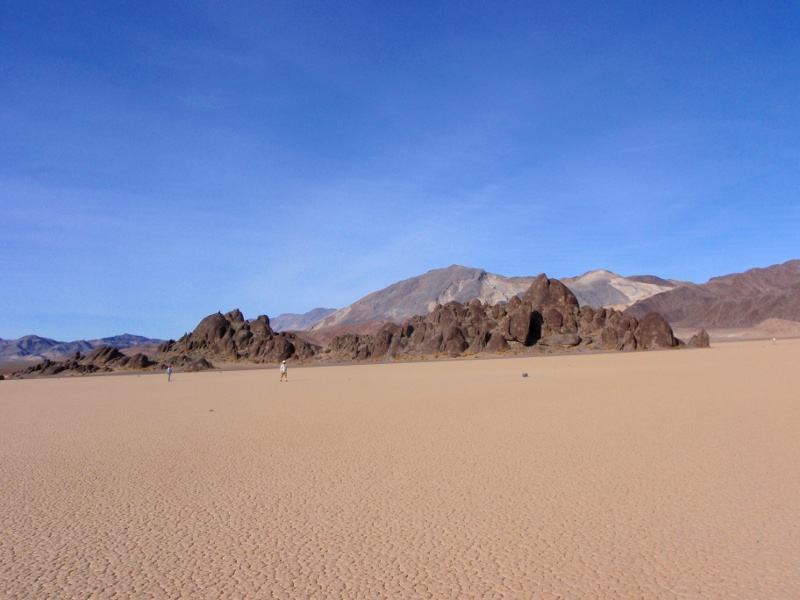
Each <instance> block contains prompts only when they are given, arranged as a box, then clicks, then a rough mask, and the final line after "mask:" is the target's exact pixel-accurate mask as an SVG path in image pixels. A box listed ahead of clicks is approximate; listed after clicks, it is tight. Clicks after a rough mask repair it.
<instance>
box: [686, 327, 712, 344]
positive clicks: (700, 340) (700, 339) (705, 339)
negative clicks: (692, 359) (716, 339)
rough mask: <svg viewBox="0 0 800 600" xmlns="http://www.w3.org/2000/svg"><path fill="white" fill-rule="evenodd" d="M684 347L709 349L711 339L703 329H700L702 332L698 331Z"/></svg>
mask: <svg viewBox="0 0 800 600" xmlns="http://www.w3.org/2000/svg"><path fill="white" fill-rule="evenodd" d="M686 347H687V348H710V347H711V339H710V338H709V335H708V332H707V331H706V330H705V329H702V330H700V331H698V332H697V333H696V334H694V335H693V336H692V337H691V339H690V340H689V341H688V342H687V343H686Z"/></svg>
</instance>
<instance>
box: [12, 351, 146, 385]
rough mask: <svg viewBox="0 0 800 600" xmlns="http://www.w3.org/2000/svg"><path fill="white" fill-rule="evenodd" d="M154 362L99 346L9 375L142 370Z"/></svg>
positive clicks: (32, 375)
mask: <svg viewBox="0 0 800 600" xmlns="http://www.w3.org/2000/svg"><path fill="white" fill-rule="evenodd" d="M155 366H156V363H155V362H153V361H152V360H150V359H149V358H148V357H147V356H146V355H144V354H141V353H139V354H134V355H133V356H125V355H124V354H123V353H122V352H120V351H119V348H114V347H111V346H101V347H99V348H95V349H94V350H92V351H91V352H90V353H89V354H88V355H86V356H84V355H83V354H81V353H80V352H76V353H75V354H73V355H72V356H70V357H69V358H67V359H66V360H62V361H52V360H50V359H45V360H43V361H42V362H40V363H37V364H35V365H32V366H30V367H28V368H27V369H23V370H21V371H17V372H16V373H13V374H12V375H11V377H12V378H14V379H21V378H27V377H50V376H52V375H59V374H65V375H89V374H92V373H109V372H112V371H144V370H148V369H152V368H153V367H155Z"/></svg>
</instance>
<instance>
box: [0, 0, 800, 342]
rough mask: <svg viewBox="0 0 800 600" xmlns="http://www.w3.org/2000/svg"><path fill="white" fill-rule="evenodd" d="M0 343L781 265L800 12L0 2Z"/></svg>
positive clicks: (791, 228)
mask: <svg viewBox="0 0 800 600" xmlns="http://www.w3.org/2000/svg"><path fill="white" fill-rule="evenodd" d="M0 212H1V213H2V226H1V227H0V277H1V278H2V284H0V290H1V291H0V337H3V338H6V339H13V338H16V337H20V336H23V335H26V334H31V333H35V334H38V335H42V336H46V337H52V338H56V339H63V340H72V339H79V338H84V339H91V338H96V337H105V336H111V335H116V334H120V333H123V332H128V333H136V334H141V335H147V336H152V337H162V338H169V337H178V336H180V335H182V334H183V333H184V332H186V331H191V330H192V329H193V328H194V327H195V325H196V324H197V323H198V322H199V321H200V320H201V319H202V318H203V317H205V316H206V315H208V314H210V313H212V312H215V311H217V310H221V311H223V312H225V311H228V310H231V309H233V308H237V307H238V308H240V309H241V310H242V311H243V312H244V314H245V316H247V317H248V318H253V317H255V316H257V315H259V314H267V315H270V316H277V315H279V314H281V313H284V312H297V313H301V312H305V311H307V310H310V309H312V308H314V307H318V306H324V307H331V308H338V307H342V306H346V305H347V304H350V303H352V302H354V301H355V300H357V299H359V298H361V297H363V296H364V295H366V294H368V293H370V292H372V291H375V290H378V289H381V288H383V287H386V286H387V285H389V284H391V283H394V282H396V281H399V280H401V279H406V278H408V277H413V276H415V275H419V274H421V273H424V272H426V271H428V270H430V269H435V268H440V267H446V266H449V265H451V264H462V265H466V266H471V267H480V268H484V269H486V270H487V271H490V272H493V273H498V274H501V275H507V276H511V275H535V274H538V273H541V272H545V273H547V274H548V275H549V276H551V277H563V276H575V275H580V274H582V273H584V272H586V271H589V270H592V269H598V268H604V269H609V270H612V271H614V272H616V273H619V274H622V275H635V274H654V275H659V276H662V277H668V278H674V279H682V280H689V281H695V282H698V283H702V282H705V281H706V280H707V279H708V278H710V277H713V276H717V275H724V274H727V273H732V272H741V271H744V270H747V269H749V268H753V267H766V266H769V265H771V264H775V263H781V262H784V261H786V260H789V259H793V258H800V249H799V248H798V240H800V235H798V231H800V4H798V3H797V2H794V1H786V2H781V1H774V2H747V1H739V2H727V3H726V2H692V3H687V2H658V3H657V2H613V1H612V2H603V3H600V2H513V1H508V2H435V1H434V2H374V1H366V2H327V1H325V2H252V3H247V2H237V3H232V4H230V5H223V4H221V3H216V2H150V1H147V0H144V1H142V0H139V1H136V2H36V3H33V2H27V1H26V2H19V1H17V0H6V1H5V2H3V3H2V4H1V5H0Z"/></svg>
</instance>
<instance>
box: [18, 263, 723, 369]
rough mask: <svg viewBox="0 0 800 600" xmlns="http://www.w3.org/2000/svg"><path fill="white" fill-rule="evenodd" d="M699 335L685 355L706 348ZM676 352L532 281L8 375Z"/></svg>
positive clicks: (228, 328)
mask: <svg viewBox="0 0 800 600" xmlns="http://www.w3.org/2000/svg"><path fill="white" fill-rule="evenodd" d="M703 334H705V332H701V334H699V335H698V336H695V337H694V338H692V340H690V342H689V344H687V345H688V346H689V347H707V346H708V336H707V334H705V335H703ZM679 345H681V342H679V341H678V340H676V339H675V336H674V335H673V332H672V328H671V327H670V326H669V324H668V323H667V322H666V321H665V320H664V318H663V317H662V316H661V315H659V314H657V313H650V314H647V315H645V316H643V317H642V318H641V319H637V318H635V317H631V316H626V315H624V314H623V313H621V312H619V311H617V310H615V309H613V308H599V309H595V308H593V307H591V306H588V305H587V306H580V304H579V302H578V299H577V298H576V296H575V294H573V293H572V292H571V291H570V290H569V288H567V286H565V285H564V284H563V283H561V282H560V281H558V280H555V279H549V278H548V277H547V276H546V275H544V274H542V275H539V276H538V277H536V278H535V279H534V281H533V283H532V284H531V285H530V287H529V288H528V289H527V291H526V292H525V293H524V294H523V295H522V296H521V297H519V296H516V295H515V296H512V297H511V299H510V300H508V302H501V303H496V304H490V303H488V302H481V301H480V300H472V301H470V302H468V303H466V304H462V303H460V302H457V301H450V302H446V303H445V304H439V305H437V306H436V307H435V308H434V309H433V311H432V312H430V313H429V314H427V315H425V316H416V317H412V318H411V319H409V320H407V321H406V322H405V323H403V324H396V323H386V324H384V325H382V326H380V327H379V328H378V329H377V331H376V333H374V334H358V333H356V334H353V333H349V334H344V335H338V336H336V337H334V338H333V340H332V341H331V342H330V344H329V345H328V346H327V347H325V348H323V347H322V346H319V345H315V344H312V343H309V342H307V341H306V340H304V339H303V338H302V337H300V336H299V335H297V334H294V333H290V332H275V331H274V330H273V329H272V327H271V326H270V321H269V317H267V316H266V315H261V316H259V317H257V318H256V319H253V320H251V321H248V320H246V319H245V318H244V315H242V313H241V311H239V310H238V309H235V310H232V311H230V312H228V313H225V314H222V313H219V312H218V313H215V314H212V315H209V316H208V317H206V318H204V319H203V320H202V321H201V322H200V323H199V325H198V326H197V327H196V328H195V330H194V331H193V332H192V333H187V334H186V335H184V336H183V337H181V338H180V339H179V340H177V341H175V340H170V341H168V342H165V343H164V344H162V345H161V346H159V348H158V351H157V354H156V356H155V360H151V359H150V358H148V357H147V356H145V355H143V354H136V355H134V356H130V357H128V356H125V355H123V354H122V353H121V352H120V351H119V350H118V349H116V348H111V347H102V348H98V349H96V350H94V351H92V352H91V353H90V354H89V355H86V356H84V355H82V354H80V353H76V354H75V355H73V356H72V357H70V358H69V359H68V360H66V361H63V362H61V363H55V362H53V361H50V360H45V361H44V362H42V363H40V364H39V365H35V366H33V367H30V368H29V369H26V370H24V371H21V372H18V373H15V374H14V375H13V376H12V377H31V376H38V375H43V376H47V375H57V374H61V373H65V372H68V373H72V374H88V373H97V372H109V371H114V370H130V369H136V370H148V369H149V370H155V369H164V368H166V367H167V366H170V367H175V368H176V369H178V370H184V371H190V370H203V369H208V368H213V365H212V362H211V361H214V362H222V363H239V362H250V363H258V364H263V363H277V362H280V361H282V360H292V361H297V362H309V361H311V360H334V361H351V360H388V359H398V358H400V359H402V358H414V357H433V358H436V357H439V356H449V357H458V356H463V355H466V354H477V353H503V352H507V351H518V352H525V351H529V350H531V349H536V350H539V351H542V352H558V351H566V350H650V349H658V348H674V347H676V346H679Z"/></svg>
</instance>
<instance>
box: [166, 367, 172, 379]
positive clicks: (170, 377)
mask: <svg viewBox="0 0 800 600" xmlns="http://www.w3.org/2000/svg"><path fill="white" fill-rule="evenodd" d="M167 381H172V367H167Z"/></svg>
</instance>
